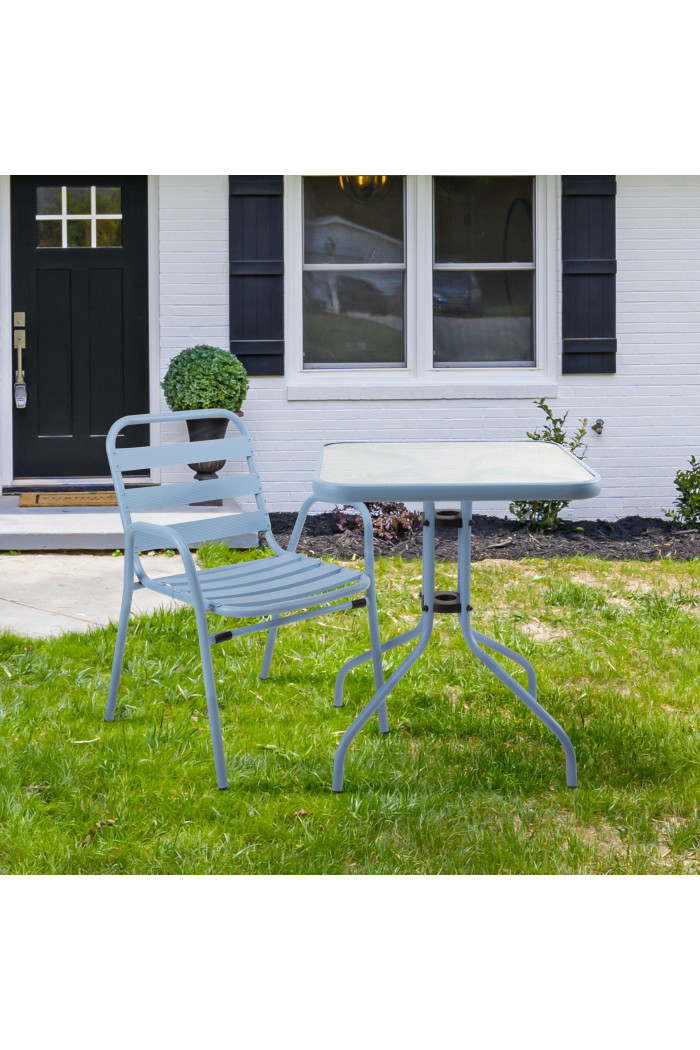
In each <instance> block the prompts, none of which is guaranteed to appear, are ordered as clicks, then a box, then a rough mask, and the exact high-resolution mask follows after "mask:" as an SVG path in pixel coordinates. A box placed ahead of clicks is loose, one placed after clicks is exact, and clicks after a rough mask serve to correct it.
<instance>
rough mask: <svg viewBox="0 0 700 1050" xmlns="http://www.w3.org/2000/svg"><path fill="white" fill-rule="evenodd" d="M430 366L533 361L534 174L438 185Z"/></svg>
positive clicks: (448, 179) (444, 180)
mask: <svg viewBox="0 0 700 1050" xmlns="http://www.w3.org/2000/svg"><path fill="white" fill-rule="evenodd" d="M433 186H434V195H433V363H434V365H435V366H436V367H444V366H449V365H456V366H460V365H461V366H462V367H464V366H465V365H466V366H468V365H479V364H491V365H494V364H496V365H498V364H500V365H505V364H510V365H513V364H515V365H518V364H520V365H532V364H533V363H534V345H535V344H534V326H533V316H534V310H533V296H534V278H535V264H534V225H533V190H534V179H533V178H532V176H527V175H519V176H466V175H463V176H436V177H435V179H434V180H433Z"/></svg>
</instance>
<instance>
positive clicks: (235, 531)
mask: <svg viewBox="0 0 700 1050" xmlns="http://www.w3.org/2000/svg"><path fill="white" fill-rule="evenodd" d="M170 528H172V529H174V530H175V531H176V532H177V533H179V535H180V536H181V537H182V539H183V540H184V541H185V543H187V544H190V543H204V542H205V541H206V540H226V539H229V537H234V536H243V535H245V534H246V533H247V532H264V531H265V530H267V529H269V528H270V519H269V518H268V516H267V514H266V513H265V511H262V510H255V511H249V512H247V513H245V514H218V515H217V516H216V517H213V518H202V520H201V521H180V522H178V523H177V524H174V525H171V526H170ZM136 531H137V533H138V523H136ZM141 535H142V537H143V539H142V540H141V539H139V537H138V535H137V549H138V550H140V551H147V550H158V549H160V548H159V545H158V543H157V541H156V540H154V537H153V536H152V535H150V534H146V533H142V534H141ZM169 546H170V544H169V543H168V542H165V543H163V544H161V547H169Z"/></svg>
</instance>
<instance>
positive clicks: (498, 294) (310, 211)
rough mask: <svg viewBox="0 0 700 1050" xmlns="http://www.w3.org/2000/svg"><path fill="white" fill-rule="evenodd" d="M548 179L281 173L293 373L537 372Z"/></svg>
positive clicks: (545, 296)
mask: <svg viewBox="0 0 700 1050" xmlns="http://www.w3.org/2000/svg"><path fill="white" fill-rule="evenodd" d="M370 183H373V185H370ZM555 188H556V181H555V180H554V179H553V178H552V179H550V178H548V177H542V178H535V177H534V176H530V175H517V176H515V175H505V176H482V175H449V176H447V175H440V176H408V175H407V176H401V175H394V176H337V175H324V176H307V177H304V178H299V179H296V178H294V179H290V180H289V189H290V193H289V194H288V204H289V208H290V210H291V219H290V222H289V225H288V232H289V233H290V235H291V236H290V241H291V243H292V249H291V254H290V255H289V256H288V259H289V261H290V263H292V262H293V269H294V272H295V273H296V274H299V272H301V280H300V282H299V283H297V284H296V285H295V286H294V288H293V293H294V294H293V296H291V298H292V299H293V303H294V304H296V305H293V306H292V307H291V318H292V321H293V322H294V323H293V324H292V326H291V330H292V331H295V332H296V338H295V340H294V341H293V345H294V347H295V348H296V347H298V348H300V353H298V356H297V357H296V362H297V364H296V365H295V371H296V372H297V374H300V373H303V372H313V371H319V370H325V371H327V372H328V371H331V370H335V371H336V372H339V373H342V374H343V375H344V376H345V379H341V376H340V375H338V377H337V378H338V380H339V381H341V382H352V376H355V377H356V379H359V377H360V373H363V372H364V373H365V375H369V371H370V370H372V372H373V374H376V373H377V372H379V371H385V372H386V370H392V371H391V375H392V376H393V377H394V379H395V380H396V381H397V382H404V381H408V379H409V378H410V376H411V374H413V375H414V376H417V377H423V378H425V379H426V381H427V382H433V383H434V384H437V383H439V382H440V381H442V382H443V385H444V381H445V380H447V376H448V373H450V374H451V375H452V376H453V377H455V378H456V374H457V372H458V371H459V372H461V374H462V375H463V377H464V378H463V380H462V382H464V383H470V382H473V380H474V377H475V373H476V372H479V374H483V373H484V372H485V371H486V370H489V371H490V373H491V375H494V376H495V375H497V372H498V370H500V373H501V374H503V373H504V370H508V369H518V370H520V371H519V372H518V373H513V374H514V375H515V374H519V375H521V376H522V374H523V369H530V370H539V371H540V372H541V371H542V369H543V367H544V364H545V356H547V354H546V353H545V349H546V345H547V344H548V343H551V342H552V339H551V336H552V309H551V308H552V304H553V303H554V302H555V298H556V274H555V270H554V269H553V266H552V261H553V260H554V258H555V251H556V241H555V240H554V237H555V221H554V219H553V216H555V214H556V212H555V207H556V194H555ZM290 268H292V267H290ZM294 280H295V281H298V280H299V279H298V278H295V279H294ZM289 290H290V289H289V288H288V291H289ZM402 374H403V376H404V379H403V380H402V379H401V376H402ZM470 377H471V378H470ZM533 378H534V377H533Z"/></svg>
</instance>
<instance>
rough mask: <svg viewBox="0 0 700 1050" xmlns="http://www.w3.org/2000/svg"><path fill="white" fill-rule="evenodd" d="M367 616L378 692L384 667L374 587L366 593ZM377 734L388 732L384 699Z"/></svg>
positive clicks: (379, 713)
mask: <svg viewBox="0 0 700 1050" xmlns="http://www.w3.org/2000/svg"><path fill="white" fill-rule="evenodd" d="M366 598H367V616H368V617H369V637H370V643H371V650H372V668H373V670H374V688H375V691H376V692H378V691H379V690H380V689H381V687H382V686H383V684H384V666H383V664H382V641H381V638H380V636H379V615H378V613H377V594H376V591H375V589H374V585H372V587H370V589H369V590H368V591H367V595H366ZM377 719H378V720H379V732H380V733H388V732H389V716H388V714H387V710H386V698H385V699H384V700H383V701H382V703H381V704H380V705H379V707H378V708H377Z"/></svg>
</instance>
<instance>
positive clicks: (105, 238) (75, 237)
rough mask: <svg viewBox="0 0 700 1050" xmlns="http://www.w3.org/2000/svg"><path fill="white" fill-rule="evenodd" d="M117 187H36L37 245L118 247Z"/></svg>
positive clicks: (49, 246) (120, 195) (119, 229)
mask: <svg viewBox="0 0 700 1050" xmlns="http://www.w3.org/2000/svg"><path fill="white" fill-rule="evenodd" d="M121 205H122V192H121V187H119V186H39V187H37V191H36V246H37V248H120V247H121V244H122V207H121Z"/></svg>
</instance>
